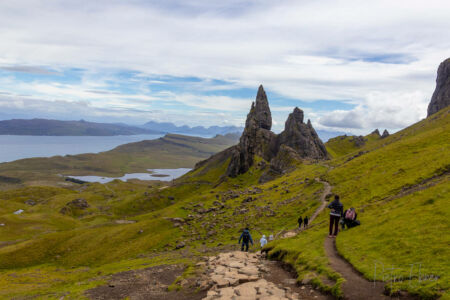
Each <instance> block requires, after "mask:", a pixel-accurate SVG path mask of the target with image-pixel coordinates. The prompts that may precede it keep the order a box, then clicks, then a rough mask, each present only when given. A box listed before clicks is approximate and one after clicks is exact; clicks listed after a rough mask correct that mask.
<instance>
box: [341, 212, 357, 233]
mask: <svg viewBox="0 0 450 300" xmlns="http://www.w3.org/2000/svg"><path fill="white" fill-rule="evenodd" d="M357 216H358V214H357V213H356V211H355V208H354V207H352V208H350V209H347V210H346V211H345V212H344V218H343V223H342V229H344V228H345V226H347V228H352V227H355V226H358V225H360V224H361V223H360V222H359V220H356V218H357Z"/></svg>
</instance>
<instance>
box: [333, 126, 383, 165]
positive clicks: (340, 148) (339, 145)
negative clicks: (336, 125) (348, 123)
mask: <svg viewBox="0 0 450 300" xmlns="http://www.w3.org/2000/svg"><path fill="white" fill-rule="evenodd" d="M379 139H381V135H380V134H379V132H378V130H377V131H375V132H372V133H371V134H369V135H366V136H347V135H342V136H337V137H335V138H331V139H329V140H328V141H327V142H326V143H325V146H326V148H327V151H328V153H330V155H331V156H332V157H333V158H338V157H341V156H344V155H347V154H349V153H353V152H355V151H361V150H360V149H361V148H364V147H366V146H367V145H369V144H372V143H373V142H375V141H378V140H379Z"/></svg>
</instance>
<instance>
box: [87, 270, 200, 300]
mask: <svg viewBox="0 0 450 300" xmlns="http://www.w3.org/2000/svg"><path fill="white" fill-rule="evenodd" d="M183 271H184V266H182V265H163V266H156V267H151V268H146V269H141V270H132V271H126V272H120V273H117V274H114V275H112V276H111V279H110V280H109V282H108V284H107V285H103V286H98V287H96V288H93V289H91V290H88V291H87V292H86V295H87V296H88V297H89V298H90V299H105V300H106V299H111V300H114V299H117V300H119V299H120V300H121V299H124V298H127V297H128V299H130V300H141V299H142V300H143V299H146V300H172V299H186V300H198V299H202V298H203V297H205V296H206V293H205V292H197V291H196V288H195V287H193V284H192V285H189V284H186V285H184V288H183V289H182V290H180V291H168V287H169V286H170V285H171V284H172V283H173V282H174V281H175V280H176V279H177V278H178V277H179V276H180V275H181V274H183ZM190 286H192V287H190Z"/></svg>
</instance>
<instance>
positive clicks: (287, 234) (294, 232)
mask: <svg viewBox="0 0 450 300" xmlns="http://www.w3.org/2000/svg"><path fill="white" fill-rule="evenodd" d="M315 180H316V181H317V182H320V183H322V184H323V185H324V190H323V192H322V194H321V195H320V202H321V204H320V206H319V208H318V209H316V211H315V212H314V213H313V214H312V216H311V218H309V223H308V224H309V227H311V225H312V222H313V221H314V219H315V218H316V217H317V216H318V215H319V214H320V213H321V212H322V211H323V210H324V209H325V207H326V206H327V201H326V197H327V195H328V194H330V193H331V189H332V186H331V185H330V184H329V183H328V182H326V181H322V180H320V179H319V178H316V179H315ZM303 230H305V228H304V227H303V228H301V229H300V228H295V229H292V230H289V231H287V232H285V233H284V234H283V235H282V238H288V237H293V236H295V235H297V234H298V233H299V232H301V231H303Z"/></svg>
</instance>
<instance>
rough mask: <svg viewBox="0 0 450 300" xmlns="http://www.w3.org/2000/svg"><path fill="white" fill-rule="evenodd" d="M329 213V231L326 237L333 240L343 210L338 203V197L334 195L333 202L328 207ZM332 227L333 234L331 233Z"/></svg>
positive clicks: (342, 206)
mask: <svg viewBox="0 0 450 300" xmlns="http://www.w3.org/2000/svg"><path fill="white" fill-rule="evenodd" d="M328 208H329V209H331V211H330V230H329V235H328V237H330V238H333V237H336V236H337V234H338V231H339V219H340V218H341V216H342V212H343V210H344V205H342V203H341V202H340V201H339V196H338V195H335V196H334V200H333V202H331V203H330V205H328ZM333 226H334V232H333Z"/></svg>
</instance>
